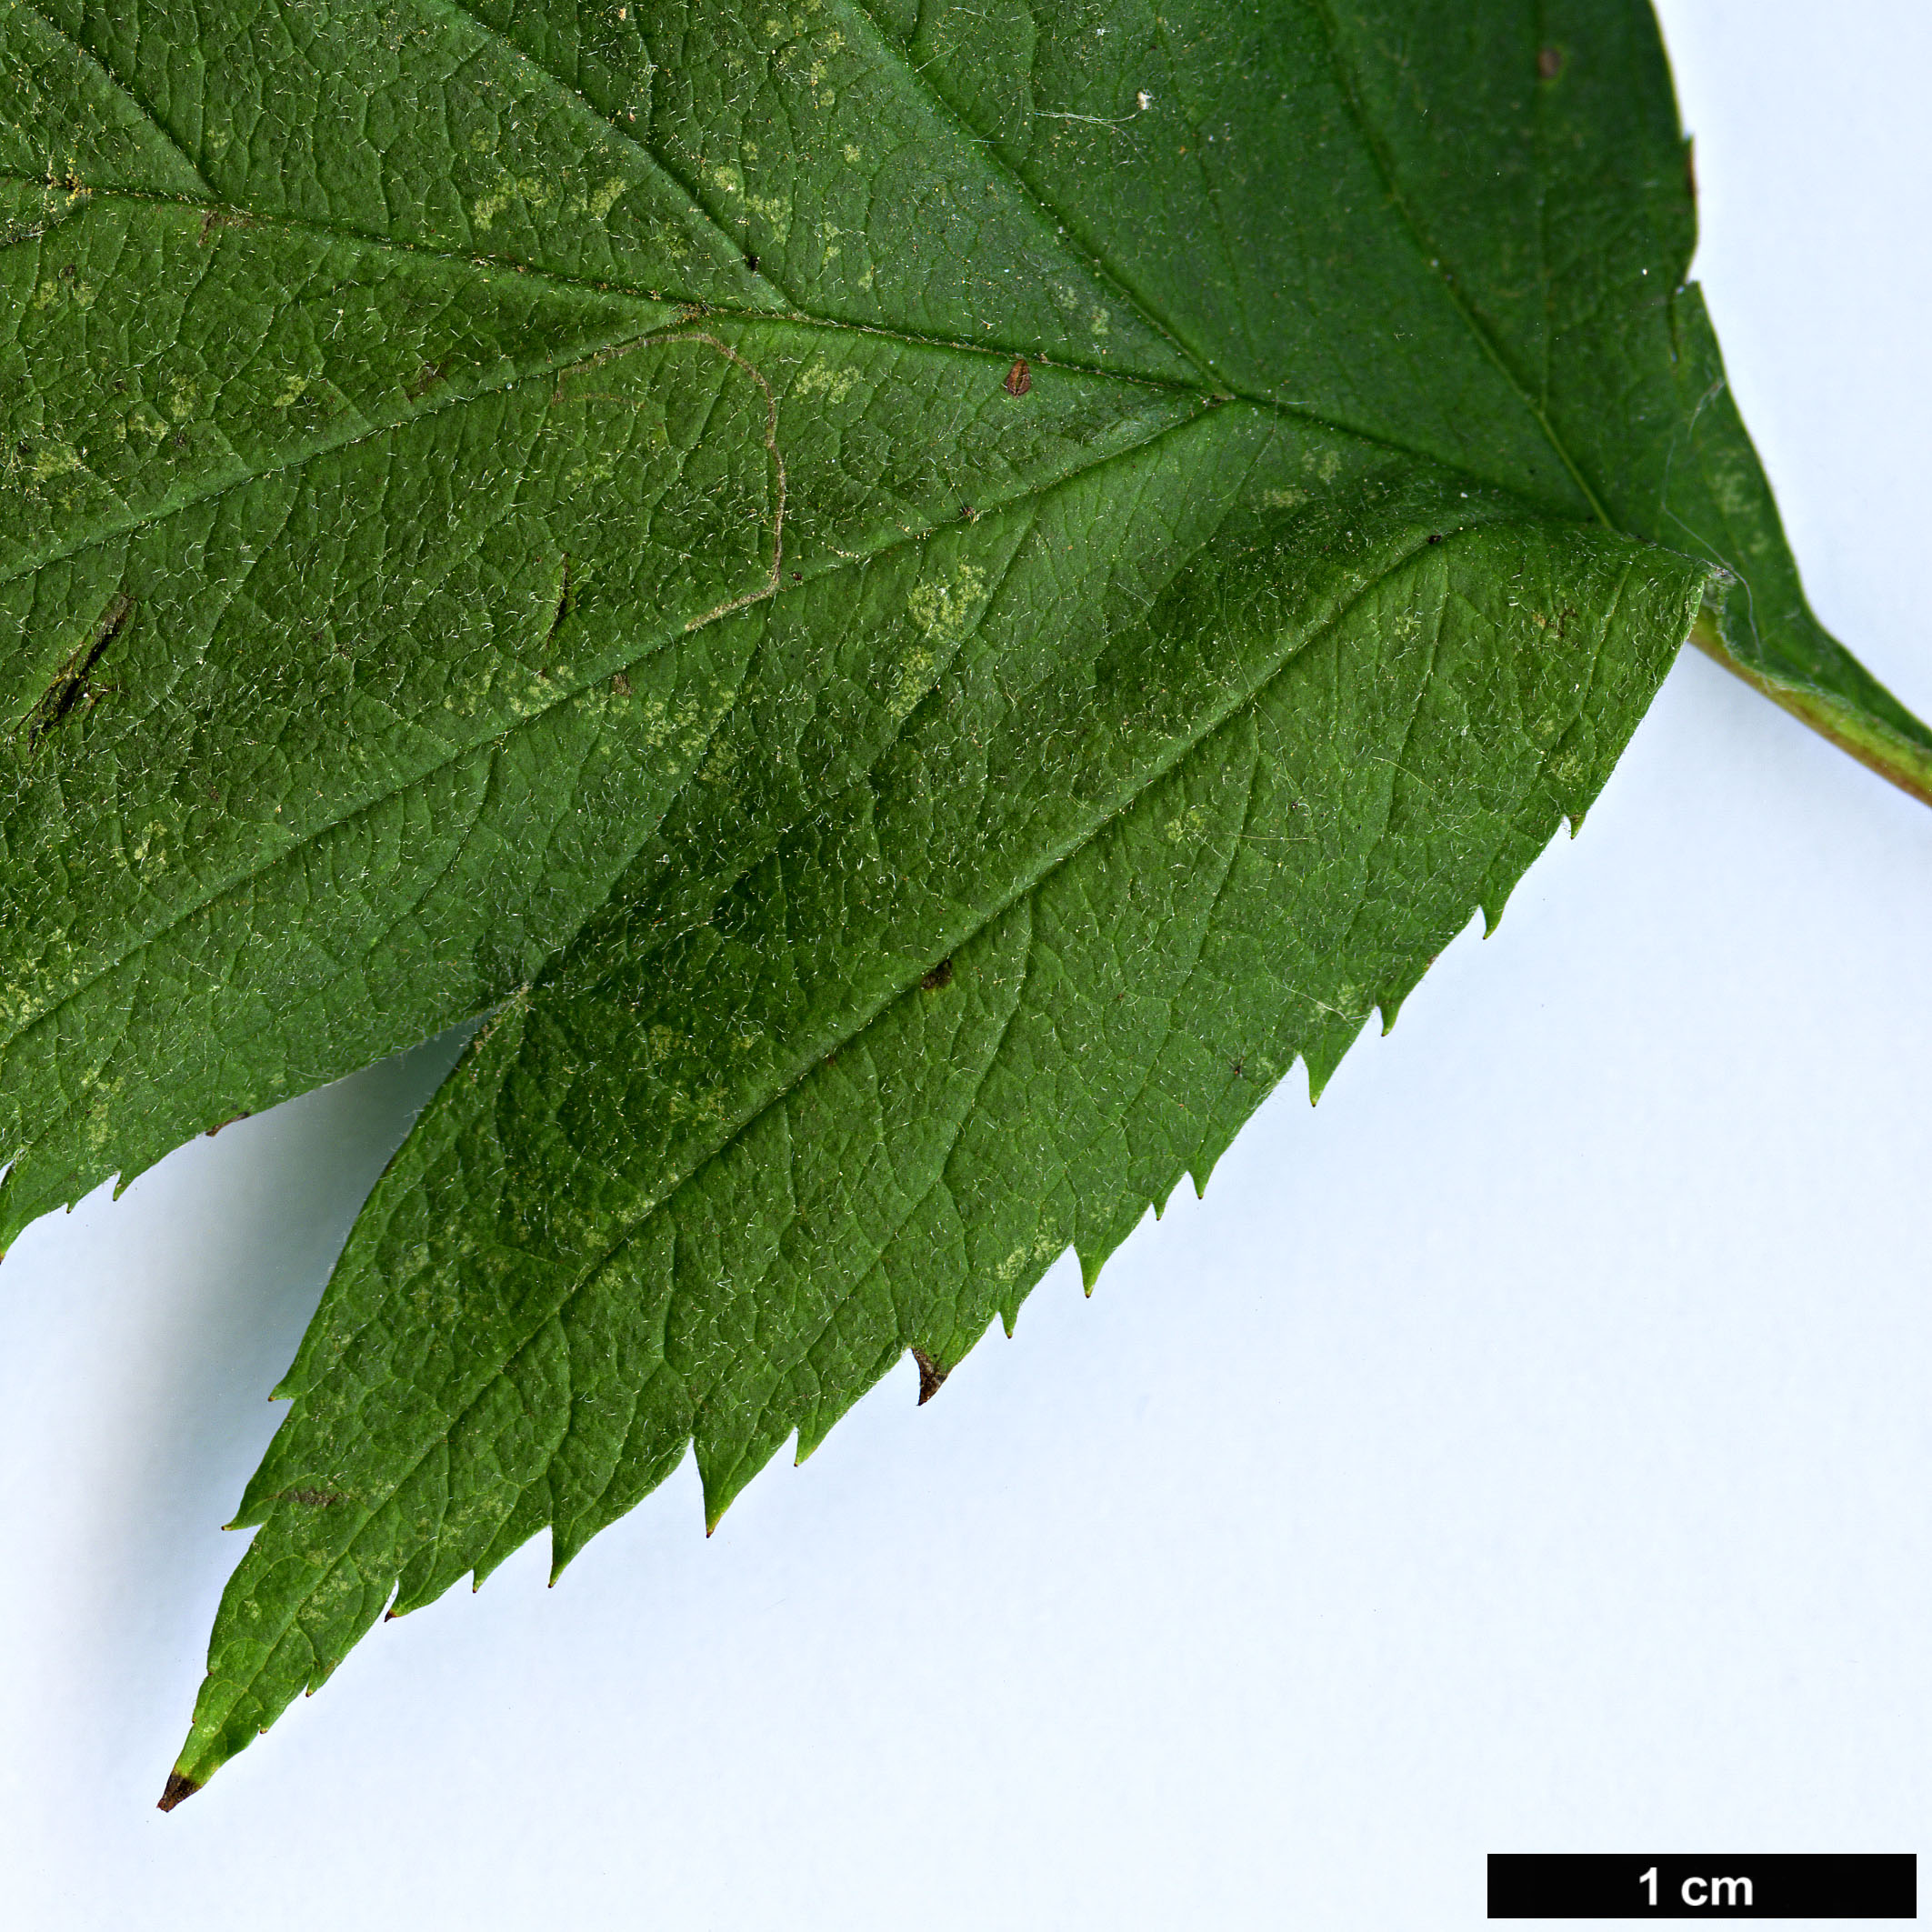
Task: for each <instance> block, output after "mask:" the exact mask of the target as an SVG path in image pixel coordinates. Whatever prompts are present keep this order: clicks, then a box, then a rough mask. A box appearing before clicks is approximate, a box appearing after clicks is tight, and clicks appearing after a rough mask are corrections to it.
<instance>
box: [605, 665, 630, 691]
mask: <svg viewBox="0 0 1932 1932" xmlns="http://www.w3.org/2000/svg"><path fill="white" fill-rule="evenodd" d="M610 687H611V689H612V690H613V691H615V692H616V694H617V696H619V697H628V696H630V695H631V681H630V679H629V678H627V677H626V676H625V675H624V673H623V672H622V671H616V672H613V673H612V674H611V680H610Z"/></svg>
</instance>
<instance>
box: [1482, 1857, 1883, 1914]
mask: <svg viewBox="0 0 1932 1932" xmlns="http://www.w3.org/2000/svg"><path fill="white" fill-rule="evenodd" d="M1489 1916H1490V1917H1491V1918H1907V1919H1910V1918H1917V1917H1918V1859H1917V1856H1916V1854H1914V1853H1911V1852H1898V1853H1891V1852H1870V1853H1867V1852H1777V1853H1768V1854H1766V1855H1764V1856H1762V1857H1749V1856H1745V1855H1741V1854H1740V1855H1730V1856H1725V1857H1678V1856H1676V1855H1671V1856H1665V1855H1663V1854H1661V1853H1653V1852H1632V1853H1629V1854H1628V1855H1627V1856H1625V1855H1619V1854H1607V1853H1596V1852H1587V1853H1577V1854H1574V1855H1572V1854H1563V1853H1541V1852H1524V1853H1516V1852H1492V1853H1490V1855H1489Z"/></svg>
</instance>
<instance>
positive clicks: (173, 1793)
mask: <svg viewBox="0 0 1932 1932" xmlns="http://www.w3.org/2000/svg"><path fill="white" fill-rule="evenodd" d="M200 1789H201V1785H200V1782H199V1781H198V1780H197V1779H195V1778H192V1777H185V1776H183V1774H182V1773H181V1772H179V1771H170V1772H169V1773H168V1775H167V1783H166V1784H165V1785H164V1786H163V1787H161V1797H160V1798H159V1800H158V1801H157V1802H156V1804H155V1810H156V1811H172V1810H173V1809H174V1808H175V1806H176V1805H178V1804H180V1803H181V1802H182V1800H183V1799H184V1798H190V1797H194V1796H195V1793H196V1792H197V1791H199V1790H200Z"/></svg>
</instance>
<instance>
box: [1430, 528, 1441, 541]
mask: <svg viewBox="0 0 1932 1932" xmlns="http://www.w3.org/2000/svg"><path fill="white" fill-rule="evenodd" d="M1429 541H1430V542H1431V543H1432V544H1439V543H1440V542H1441V541H1442V532H1441V531H1440V530H1431V531H1430V532H1429Z"/></svg>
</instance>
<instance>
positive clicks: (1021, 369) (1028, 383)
mask: <svg viewBox="0 0 1932 1932" xmlns="http://www.w3.org/2000/svg"><path fill="white" fill-rule="evenodd" d="M1005 386H1006V394H1007V395H1026V392H1027V390H1029V389H1030V388H1032V387H1033V371H1032V369H1031V368H1030V367H1028V366H1027V363H1026V357H1025V356H1024V355H1016V356H1015V357H1014V358H1013V366H1012V367H1011V368H1010V369H1008V370H1007V371H1006V385H1005Z"/></svg>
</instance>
